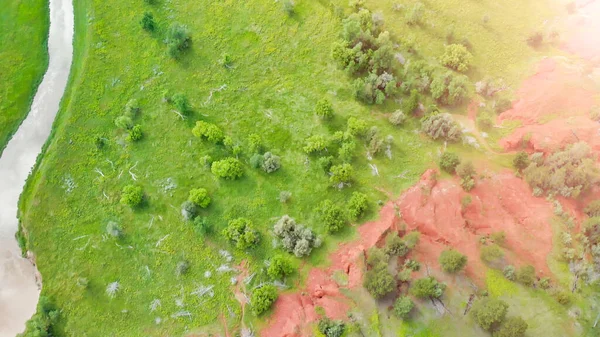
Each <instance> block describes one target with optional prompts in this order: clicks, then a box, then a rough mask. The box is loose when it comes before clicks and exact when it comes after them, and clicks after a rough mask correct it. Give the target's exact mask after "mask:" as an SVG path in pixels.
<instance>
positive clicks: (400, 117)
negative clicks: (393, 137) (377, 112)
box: [388, 110, 406, 126]
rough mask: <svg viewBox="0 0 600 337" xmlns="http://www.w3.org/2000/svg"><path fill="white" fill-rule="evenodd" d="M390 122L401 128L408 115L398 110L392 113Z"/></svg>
mask: <svg viewBox="0 0 600 337" xmlns="http://www.w3.org/2000/svg"><path fill="white" fill-rule="evenodd" d="M388 120H389V121H390V123H392V125H396V126H400V125H402V124H404V121H406V115H405V114H404V112H402V110H396V111H394V112H393V113H392V115H391V116H390V118H389V119H388Z"/></svg>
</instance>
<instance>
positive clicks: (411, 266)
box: [404, 259, 421, 271]
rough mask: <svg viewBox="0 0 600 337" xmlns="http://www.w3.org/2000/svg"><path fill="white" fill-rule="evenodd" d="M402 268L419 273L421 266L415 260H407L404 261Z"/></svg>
mask: <svg viewBox="0 0 600 337" xmlns="http://www.w3.org/2000/svg"><path fill="white" fill-rule="evenodd" d="M404 268H406V269H408V270H410V271H419V270H420V269H421V264H420V263H419V261H417V260H413V259H408V260H406V261H404Z"/></svg>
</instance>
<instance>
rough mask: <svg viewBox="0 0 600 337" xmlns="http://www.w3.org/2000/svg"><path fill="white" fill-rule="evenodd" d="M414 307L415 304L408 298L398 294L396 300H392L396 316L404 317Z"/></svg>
mask: <svg viewBox="0 0 600 337" xmlns="http://www.w3.org/2000/svg"><path fill="white" fill-rule="evenodd" d="M414 307H415V304H414V303H413V301H412V300H411V299H410V298H408V297H406V296H400V297H398V299H397V300H396V302H394V311H393V312H394V315H395V316H396V317H398V318H402V319H406V318H407V317H408V315H409V314H410V312H411V311H412V309H413V308H414Z"/></svg>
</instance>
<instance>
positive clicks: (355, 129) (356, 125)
mask: <svg viewBox="0 0 600 337" xmlns="http://www.w3.org/2000/svg"><path fill="white" fill-rule="evenodd" d="M347 123H348V126H347V130H348V133H349V134H351V135H352V136H364V135H365V133H366V132H367V122H365V121H364V120H363V119H359V118H356V117H350V118H348V122H347Z"/></svg>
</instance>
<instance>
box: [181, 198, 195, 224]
mask: <svg viewBox="0 0 600 337" xmlns="http://www.w3.org/2000/svg"><path fill="white" fill-rule="evenodd" d="M181 215H183V218H184V219H185V220H187V221H190V220H193V219H194V218H195V217H196V215H198V206H196V204H194V203H193V202H191V201H189V200H186V201H184V202H183V203H182V204H181Z"/></svg>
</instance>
